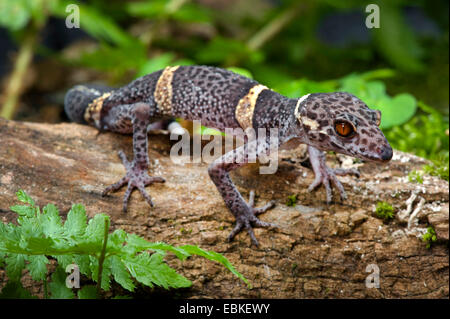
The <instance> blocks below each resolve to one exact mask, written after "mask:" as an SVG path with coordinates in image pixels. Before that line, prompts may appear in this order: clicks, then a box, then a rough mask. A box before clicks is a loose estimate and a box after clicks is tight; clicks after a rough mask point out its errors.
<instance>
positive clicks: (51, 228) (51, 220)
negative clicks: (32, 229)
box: [39, 204, 63, 237]
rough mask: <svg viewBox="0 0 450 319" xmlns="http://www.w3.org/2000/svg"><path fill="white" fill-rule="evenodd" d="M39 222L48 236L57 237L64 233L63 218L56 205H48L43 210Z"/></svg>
mask: <svg viewBox="0 0 450 319" xmlns="http://www.w3.org/2000/svg"><path fill="white" fill-rule="evenodd" d="M39 222H40V224H41V226H42V229H43V232H44V234H45V235H46V236H49V237H52V236H55V237H57V236H58V235H61V234H62V232H63V228H62V224H61V217H60V216H59V211H58V208H57V207H56V206H55V205H54V204H48V205H46V206H45V207H44V208H43V209H42V215H41V216H40V220H39Z"/></svg>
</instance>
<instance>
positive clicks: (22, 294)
mask: <svg viewBox="0 0 450 319" xmlns="http://www.w3.org/2000/svg"><path fill="white" fill-rule="evenodd" d="M32 298H33V299H34V298H37V297H35V296H33V295H32V294H31V293H30V292H29V291H28V290H26V289H25V288H23V286H22V283H21V282H20V281H11V280H10V281H8V283H7V284H6V285H5V286H4V287H3V289H2V291H1V293H0V299H32Z"/></svg>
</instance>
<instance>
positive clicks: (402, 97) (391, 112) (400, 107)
mask: <svg viewBox="0 0 450 319" xmlns="http://www.w3.org/2000/svg"><path fill="white" fill-rule="evenodd" d="M375 108H376V109H378V110H380V111H381V114H382V116H381V125H380V127H381V128H383V129H385V128H390V127H393V126H398V125H400V124H403V123H405V122H407V121H408V120H409V119H411V117H412V116H413V115H414V113H415V112H416V108H417V105H416V99H415V98H414V97H413V96H412V95H410V94H408V93H403V94H398V95H396V96H395V97H394V98H392V99H390V98H384V99H381V100H379V101H378V104H377V105H376V107H375Z"/></svg>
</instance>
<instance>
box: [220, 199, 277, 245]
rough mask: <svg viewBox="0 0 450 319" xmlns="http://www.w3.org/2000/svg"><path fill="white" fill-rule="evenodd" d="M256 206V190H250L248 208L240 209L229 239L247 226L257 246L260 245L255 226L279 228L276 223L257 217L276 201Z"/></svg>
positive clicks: (253, 242)
mask: <svg viewBox="0 0 450 319" xmlns="http://www.w3.org/2000/svg"><path fill="white" fill-rule="evenodd" d="M254 206H255V192H254V191H250V196H249V201H248V203H247V209H244V210H242V211H239V212H238V213H237V214H236V226H234V228H233V230H232V231H231V232H230V234H229V235H228V238H227V239H228V241H231V240H233V238H234V236H236V235H237V234H238V233H239V232H240V231H241V230H242V229H243V228H245V229H246V230H247V232H248V234H249V235H250V239H251V241H252V244H254V245H255V246H256V247H258V246H259V243H258V240H257V239H256V237H255V233H254V232H253V227H266V228H267V227H273V228H278V226H277V225H276V224H272V223H267V222H263V221H261V220H259V218H258V217H256V216H257V215H259V214H262V213H264V212H266V211H267V210H269V209H271V208H272V207H274V206H275V201H270V202H269V203H267V204H266V205H264V206H262V207H258V208H256V207H254Z"/></svg>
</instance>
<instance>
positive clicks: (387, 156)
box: [363, 145, 393, 163]
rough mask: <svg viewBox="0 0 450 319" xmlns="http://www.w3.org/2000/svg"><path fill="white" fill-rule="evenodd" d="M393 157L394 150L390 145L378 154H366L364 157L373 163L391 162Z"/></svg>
mask: <svg viewBox="0 0 450 319" xmlns="http://www.w3.org/2000/svg"><path fill="white" fill-rule="evenodd" d="M392 156H393V150H392V147H391V146H390V145H388V146H386V147H383V148H381V150H380V151H379V152H377V153H375V152H374V153H372V154H365V155H364V156H363V157H364V158H365V159H367V160H370V161H373V162H382V163H384V162H388V161H390V160H391V158H392Z"/></svg>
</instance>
